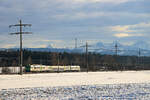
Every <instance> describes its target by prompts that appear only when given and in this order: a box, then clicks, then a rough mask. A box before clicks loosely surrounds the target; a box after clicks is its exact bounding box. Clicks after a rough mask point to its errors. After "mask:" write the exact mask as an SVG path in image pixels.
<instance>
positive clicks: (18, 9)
mask: <svg viewBox="0 0 150 100" xmlns="http://www.w3.org/2000/svg"><path fill="white" fill-rule="evenodd" d="M149 5H150V1H149V0H0V47H1V48H12V47H18V46H19V36H15V35H9V33H10V32H15V31H18V29H15V28H12V29H9V28H8V26H9V25H11V24H17V23H18V22H19V19H22V20H23V23H30V24H32V27H31V28H27V27H26V28H24V30H25V31H32V32H33V34H32V35H24V36H23V38H24V40H23V41H24V44H23V46H24V47H30V48H31V47H32V48H36V47H47V46H48V45H52V46H53V47H58V48H66V47H74V39H75V38H78V43H79V45H82V44H84V43H85V42H86V41H88V42H89V43H90V44H94V43H96V42H98V41H102V42H113V41H119V42H120V43H123V44H128V45H129V44H132V43H134V42H136V41H141V40H144V41H146V42H148V43H150V35H149V34H150V6H149Z"/></svg>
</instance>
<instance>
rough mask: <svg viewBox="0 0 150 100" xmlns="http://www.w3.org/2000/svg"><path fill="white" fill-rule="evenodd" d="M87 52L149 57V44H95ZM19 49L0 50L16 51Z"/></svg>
mask: <svg viewBox="0 0 150 100" xmlns="http://www.w3.org/2000/svg"><path fill="white" fill-rule="evenodd" d="M88 48H89V51H90V52H96V53H101V54H110V55H115V54H116V51H117V54H118V55H129V56H133V55H135V56H138V55H139V56H150V44H149V43H147V42H145V41H137V42H135V43H133V44H132V45H123V44H121V43H119V42H113V43H103V42H97V43H95V44H93V45H90V47H88ZM18 49H19V48H0V50H3V51H4V50H18ZM24 49H26V50H30V51H41V52H68V53H75V52H77V53H83V52H85V47H84V48H74V49H71V48H53V47H52V46H51V45H48V46H47V47H46V48H24Z"/></svg>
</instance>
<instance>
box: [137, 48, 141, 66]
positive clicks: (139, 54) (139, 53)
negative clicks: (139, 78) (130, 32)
mask: <svg viewBox="0 0 150 100" xmlns="http://www.w3.org/2000/svg"><path fill="white" fill-rule="evenodd" d="M140 56H141V49H140V48H139V52H138V65H140V63H141V61H140Z"/></svg>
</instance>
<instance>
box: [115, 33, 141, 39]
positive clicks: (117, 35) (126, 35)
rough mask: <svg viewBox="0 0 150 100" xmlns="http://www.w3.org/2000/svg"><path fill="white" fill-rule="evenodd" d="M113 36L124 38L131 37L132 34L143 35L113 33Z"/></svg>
mask: <svg viewBox="0 0 150 100" xmlns="http://www.w3.org/2000/svg"><path fill="white" fill-rule="evenodd" d="M114 36H115V37H118V38H124V37H133V36H143V34H128V33H117V34H114Z"/></svg>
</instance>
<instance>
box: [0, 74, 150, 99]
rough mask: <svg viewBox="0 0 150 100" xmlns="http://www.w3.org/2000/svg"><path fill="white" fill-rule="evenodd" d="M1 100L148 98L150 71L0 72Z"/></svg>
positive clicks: (149, 96) (149, 97) (149, 92)
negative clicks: (10, 73) (8, 73)
mask: <svg viewBox="0 0 150 100" xmlns="http://www.w3.org/2000/svg"><path fill="white" fill-rule="evenodd" d="M37 87H39V88H37ZM1 99H2V100H9V99H10V100H14V99H16V100H20V99H26V100H30V99H32V100H34V99H35V100H41V99H42V100H46V99H50V100H87V99H89V100H90V99H91V100H93V99H94V100H97V99H107V100H108V99H110V100H111V99H119V100H120V99H121V100H122V99H125V100H126V99H127V100H133V99H140V100H141V99H143V100H149V99H150V71H126V72H89V73H86V72H82V73H81V72H80V73H49V74H26V75H22V76H20V75H0V100H1Z"/></svg>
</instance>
